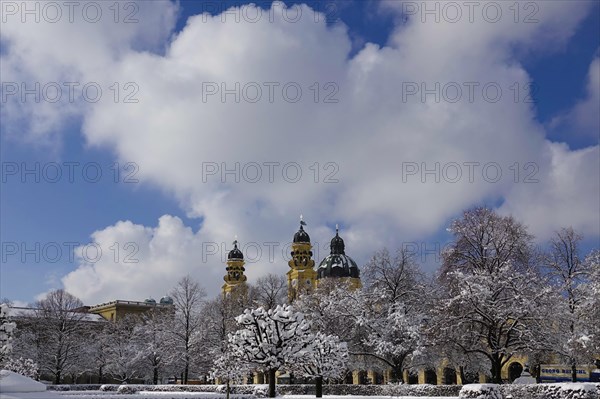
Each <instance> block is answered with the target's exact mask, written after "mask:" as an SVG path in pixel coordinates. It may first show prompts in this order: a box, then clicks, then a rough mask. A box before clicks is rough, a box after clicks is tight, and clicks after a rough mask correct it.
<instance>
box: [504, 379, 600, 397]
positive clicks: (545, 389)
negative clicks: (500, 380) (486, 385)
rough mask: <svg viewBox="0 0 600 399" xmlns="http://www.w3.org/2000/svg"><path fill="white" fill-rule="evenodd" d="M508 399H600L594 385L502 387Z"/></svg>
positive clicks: (567, 384) (566, 384)
mask: <svg viewBox="0 0 600 399" xmlns="http://www.w3.org/2000/svg"><path fill="white" fill-rule="evenodd" d="M499 388H500V390H501V391H502V393H503V394H504V396H505V398H506V399H510V398H512V399H600V395H599V392H598V390H597V388H596V387H595V386H594V384H573V383H563V384H531V385H502V386H500V387H499Z"/></svg>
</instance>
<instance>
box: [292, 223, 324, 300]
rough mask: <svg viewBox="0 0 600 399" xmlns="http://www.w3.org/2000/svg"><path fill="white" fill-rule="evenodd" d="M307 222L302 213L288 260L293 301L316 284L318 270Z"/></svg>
mask: <svg viewBox="0 0 600 399" xmlns="http://www.w3.org/2000/svg"><path fill="white" fill-rule="evenodd" d="M304 226H306V223H305V222H304V221H303V220H302V215H300V230H298V231H297V232H296V234H294V241H293V242H292V252H291V255H292V259H291V260H290V261H289V262H288V265H289V266H290V270H289V271H288V272H287V277H288V300H289V301H290V302H292V301H293V300H294V299H296V298H298V296H299V295H300V294H301V293H303V292H308V291H311V290H313V289H314V288H315V286H316V281H317V272H316V271H315V270H314V269H313V267H314V266H315V261H314V260H312V255H313V253H312V251H311V249H312V245H311V244H310V237H309V235H308V233H306V231H304Z"/></svg>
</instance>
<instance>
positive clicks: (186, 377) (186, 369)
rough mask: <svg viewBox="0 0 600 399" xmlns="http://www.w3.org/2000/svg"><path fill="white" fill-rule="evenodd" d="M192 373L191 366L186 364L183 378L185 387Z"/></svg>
mask: <svg viewBox="0 0 600 399" xmlns="http://www.w3.org/2000/svg"><path fill="white" fill-rule="evenodd" d="M189 372H190V366H189V364H188V362H186V363H185V370H184V371H183V378H182V380H183V381H182V382H183V384H184V385H187V383H188V373H189Z"/></svg>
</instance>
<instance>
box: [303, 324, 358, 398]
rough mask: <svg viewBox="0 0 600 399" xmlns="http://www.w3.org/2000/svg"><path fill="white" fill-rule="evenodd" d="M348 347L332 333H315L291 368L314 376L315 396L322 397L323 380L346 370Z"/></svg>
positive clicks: (340, 374) (339, 375)
mask: <svg viewBox="0 0 600 399" xmlns="http://www.w3.org/2000/svg"><path fill="white" fill-rule="evenodd" d="M347 362H348V347H347V345H346V343H345V342H340V339H339V338H338V337H336V336H334V335H325V334H322V333H316V334H315V335H314V337H313V338H312V344H311V345H310V346H308V347H306V348H305V349H304V350H302V351H301V352H299V353H298V354H297V356H296V360H295V361H294V363H293V365H292V370H294V371H297V372H299V373H300V374H301V375H304V376H305V377H309V378H314V380H315V385H316V397H317V398H321V397H323V380H324V379H329V378H340V377H342V376H343V375H344V373H345V372H346V364H347Z"/></svg>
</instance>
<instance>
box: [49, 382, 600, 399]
mask: <svg viewBox="0 0 600 399" xmlns="http://www.w3.org/2000/svg"><path fill="white" fill-rule="evenodd" d="M488 385H490V384H488ZM120 387H127V388H122V389H121V390H120V391H119V392H120V393H125V392H124V391H128V393H134V392H139V391H154V392H207V393H217V394H225V386H224V385H139V384H131V385H122V386H120V385H115V384H104V385H99V384H78V385H48V386H47V389H48V390H54V391H90V390H100V391H106V392H115V393H116V392H117V391H118V390H119V389H120ZM594 387H596V391H593V388H594ZM461 388H462V386H460V385H323V394H324V395H336V396H346V395H355V396H415V397H419V396H432V397H436V396H455V397H456V396H459V392H460V390H461ZM497 388H498V390H499V392H500V393H501V394H502V398H503V399H600V385H599V384H573V385H570V384H532V385H509V384H506V385H498V386H497ZM266 392H267V386H266V385H232V386H231V393H232V394H234V395H239V396H243V397H244V399H250V398H253V397H254V398H263V397H265V396H266ZM277 394H278V395H315V386H314V385H313V384H303V385H301V384H294V385H282V384H278V385H277ZM465 395H466V394H465ZM461 396H462V397H465V398H467V397H470V396H464V395H461ZM477 396H479V395H476V396H474V397H477ZM238 399H241V398H238Z"/></svg>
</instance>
